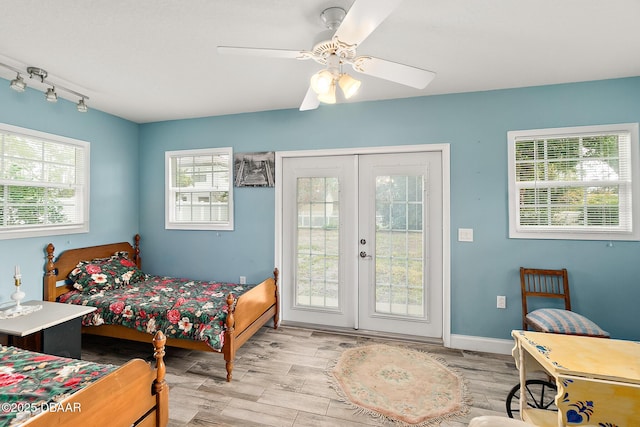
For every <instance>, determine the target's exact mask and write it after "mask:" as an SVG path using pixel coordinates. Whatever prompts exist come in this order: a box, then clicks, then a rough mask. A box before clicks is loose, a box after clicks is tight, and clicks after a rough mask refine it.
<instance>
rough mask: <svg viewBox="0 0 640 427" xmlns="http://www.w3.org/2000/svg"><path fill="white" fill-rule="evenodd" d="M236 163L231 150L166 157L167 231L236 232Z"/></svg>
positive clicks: (196, 152)
mask: <svg viewBox="0 0 640 427" xmlns="http://www.w3.org/2000/svg"><path fill="white" fill-rule="evenodd" d="M232 159H233V154H232V149H231V148H230V147H226V148H212V149H202V150H182V151H168V152H166V153H165V167H166V171H165V172H166V182H167V183H166V188H167V194H166V216H165V228H167V229H185V230H232V229H233V193H232V183H233V161H232Z"/></svg>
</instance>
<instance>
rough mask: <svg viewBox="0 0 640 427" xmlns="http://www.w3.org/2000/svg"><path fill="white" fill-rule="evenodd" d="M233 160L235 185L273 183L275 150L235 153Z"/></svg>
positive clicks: (257, 185) (249, 185)
mask: <svg viewBox="0 0 640 427" xmlns="http://www.w3.org/2000/svg"><path fill="white" fill-rule="evenodd" d="M233 160H234V169H235V180H234V182H235V186H236V187H273V186H274V185H275V173H274V170H275V152H273V151H269V152H264V153H236V154H235V155H234V159H233Z"/></svg>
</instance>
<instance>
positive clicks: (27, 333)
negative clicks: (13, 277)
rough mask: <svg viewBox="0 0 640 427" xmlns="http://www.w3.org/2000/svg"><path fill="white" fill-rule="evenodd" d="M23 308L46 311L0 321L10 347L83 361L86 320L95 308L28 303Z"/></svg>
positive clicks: (49, 303)
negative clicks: (85, 316)
mask: <svg viewBox="0 0 640 427" xmlns="http://www.w3.org/2000/svg"><path fill="white" fill-rule="evenodd" d="M22 305H42V308H41V309H40V310H38V311H34V312H33V313H29V314H26V315H24V316H18V317H13V318H10V319H0V334H5V335H6V336H7V337H8V338H7V342H8V344H9V345H13V346H15V347H20V348H24V349H26V350H31V351H37V352H40V353H47V354H53V355H56V356H63V357H72V358H74V359H80V358H81V352H82V348H81V346H82V334H81V331H82V316H84V315H85V314H89V313H91V312H93V311H95V310H96V308H95V307H88V306H84V305H73V304H61V303H58V302H49V301H27V302H25V303H22Z"/></svg>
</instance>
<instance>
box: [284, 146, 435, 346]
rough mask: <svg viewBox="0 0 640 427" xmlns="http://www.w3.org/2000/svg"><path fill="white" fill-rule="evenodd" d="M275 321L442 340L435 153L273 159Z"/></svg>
mask: <svg viewBox="0 0 640 427" xmlns="http://www.w3.org/2000/svg"><path fill="white" fill-rule="evenodd" d="M282 180H283V182H282V235H283V240H282V273H283V281H282V282H283V286H282V289H281V296H282V318H283V321H284V322H287V321H290V322H295V323H307V324H318V325H326V326H333V327H341V328H354V329H363V330H370V331H381V332H391V333H402V334H408V335H415V336H420V337H438V338H439V337H442V328H443V324H442V317H443V315H442V314H443V313H442V306H443V271H442V270H443V268H442V265H443V263H442V256H443V242H442V234H443V233H442V218H443V214H442V211H443V206H442V154H441V152H439V151H429V152H407V153H393V154H359V155H335V156H314V157H285V158H283V160H282Z"/></svg>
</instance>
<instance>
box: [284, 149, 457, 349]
mask: <svg viewBox="0 0 640 427" xmlns="http://www.w3.org/2000/svg"><path fill="white" fill-rule="evenodd" d="M419 151H425V152H432V151H439V152H440V153H441V155H442V341H443V343H444V346H445V347H450V346H451V231H450V228H451V210H450V209H451V206H450V205H451V202H450V190H451V179H450V163H451V158H450V146H449V144H422V145H399V146H385V147H354V148H336V149H327V150H298V151H277V152H276V166H275V169H276V171H275V172H276V183H275V209H276V211H275V252H274V258H275V259H274V265H275V266H276V267H278V268H279V269H280V268H281V265H282V257H283V254H282V248H283V244H282V243H283V242H282V233H283V230H284V227H283V224H282V211H283V195H282V179H283V178H282V159H283V158H285V157H313V156H341V155H358V154H390V153H406V152H419ZM355 228H356V229H355V230H354V231H353V236H351V237H352V238H353V239H355V240H354V241H356V240H357V239H358V230H357V227H355ZM347 238H348V237H347ZM356 271H357V269H356ZM282 279H283V275H280V283H279V287H280V289H283V287H284V286H283V283H282ZM355 280H356V281H357V277H356V278H355ZM281 292H282V291H281ZM280 313H282V312H281V311H280ZM280 316H282V314H280ZM280 320H281V319H280Z"/></svg>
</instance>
